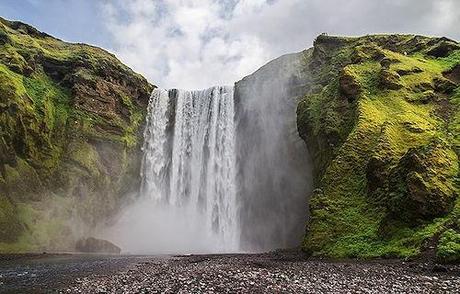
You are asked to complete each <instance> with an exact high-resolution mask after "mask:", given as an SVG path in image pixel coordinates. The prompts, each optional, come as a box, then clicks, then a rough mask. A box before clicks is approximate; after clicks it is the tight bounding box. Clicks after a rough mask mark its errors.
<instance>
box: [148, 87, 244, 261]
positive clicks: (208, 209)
mask: <svg viewBox="0 0 460 294" xmlns="http://www.w3.org/2000/svg"><path fill="white" fill-rule="evenodd" d="M234 113H235V111H234V98H233V88H232V87H213V88H209V89H206V90H202V91H182V90H169V91H166V90H161V89H155V90H154V91H153V93H152V96H151V98H150V102H149V106H148V115H147V122H146V128H145V132H144V146H143V151H144V157H143V162H142V170H141V177H142V186H141V195H142V196H141V197H143V198H145V199H147V200H148V201H151V202H152V203H154V205H155V206H157V207H161V209H162V211H163V213H167V212H168V211H171V212H172V213H173V212H174V213H175V212H177V211H178V209H179V210H180V211H181V215H178V216H177V217H187V218H190V220H189V222H190V223H196V224H197V226H202V227H200V228H193V229H194V230H197V229H199V230H201V232H202V233H204V234H205V235H206V238H209V240H211V241H210V242H209V243H211V244H209V247H208V248H205V250H207V251H208V252H209V251H214V252H231V251H237V250H238V247H239V234H240V233H239V224H238V217H239V215H238V208H237V201H236V186H235V178H236V162H235V161H236V155H235V139H236V136H235V124H234V120H235V118H234V116H235V114H234ZM196 220H201V222H196ZM187 225H188V224H187ZM158 237H161V236H158ZM198 241H200V240H198ZM188 242H193V241H188Z"/></svg>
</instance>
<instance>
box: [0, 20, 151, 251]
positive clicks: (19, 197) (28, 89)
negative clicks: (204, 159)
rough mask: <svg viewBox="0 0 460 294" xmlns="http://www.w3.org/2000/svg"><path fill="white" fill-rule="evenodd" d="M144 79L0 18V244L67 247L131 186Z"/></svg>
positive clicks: (6, 247)
mask: <svg viewBox="0 0 460 294" xmlns="http://www.w3.org/2000/svg"><path fill="white" fill-rule="evenodd" d="M153 87H154V86H152V85H150V84H149V83H148V82H147V81H146V80H145V79H144V78H143V77H142V76H140V75H138V74H136V73H134V72H133V71H132V70H131V69H129V68H128V67H126V66H125V65H123V64H122V63H121V62H120V61H118V60H117V59H116V58H115V56H114V55H112V54H110V53H108V52H106V51H104V50H102V49H99V48H96V47H91V46H88V45H82V44H69V43H65V42H63V41H61V40H58V39H56V38H53V37H51V36H49V35H47V34H45V33H42V32H39V31H37V30H36V29H35V28H33V27H31V26H29V25H26V24H23V23H20V22H10V21H7V20H4V19H0V251H2V252H5V251H36V250H42V249H43V248H46V249H48V250H68V249H71V247H72V246H73V244H74V242H75V239H76V238H78V237H80V236H83V235H85V234H87V233H88V232H89V231H90V228H92V227H94V226H95V225H96V224H97V223H98V222H99V221H100V220H103V219H107V218H108V217H109V216H110V215H111V214H112V213H114V211H116V209H117V208H118V207H119V205H120V203H121V201H122V199H121V196H122V195H127V194H129V193H130V192H132V191H135V190H136V189H137V188H138V173H139V164H140V143H141V139H140V138H141V137H142V134H141V125H142V124H143V121H144V117H145V112H146V106H147V104H148V99H149V95H150V92H151V91H152V89H153Z"/></svg>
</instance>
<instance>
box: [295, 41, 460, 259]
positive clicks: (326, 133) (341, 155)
mask: <svg viewBox="0 0 460 294" xmlns="http://www.w3.org/2000/svg"><path fill="white" fill-rule="evenodd" d="M305 63H306V64H305V72H306V73H307V74H308V76H309V77H310V78H311V79H312V85H311V86H310V87H309V88H308V94H307V95H305V97H304V98H303V99H302V100H301V102H300V103H299V105H298V109H297V114H298V117H297V123H298V129H299V133H300V134H301V136H302V138H304V139H305V142H306V143H307V145H308V147H309V150H310V153H311V156H312V160H313V162H314V170H315V175H314V177H315V187H316V189H315V190H314V193H313V195H312V197H311V203H310V213H311V215H310V222H309V225H308V228H307V235H306V237H305V240H304V243H303V248H304V250H306V251H308V252H311V253H313V254H319V255H326V256H332V257H362V258H368V257H378V256H383V257H413V256H417V255H423V254H428V255H434V254H436V256H437V257H438V258H440V259H442V260H447V261H454V260H457V261H458V260H459V259H460V220H459V216H460V198H459V197H458V194H459V185H460V183H459V181H460V179H459V153H460V110H459V106H460V87H459V86H460V45H459V44H457V43H456V42H455V41H452V40H449V39H446V38H427V37H421V36H413V35H378V36H366V37H361V38H339V37H329V36H326V35H322V36H319V37H318V38H317V39H316V41H315V43H314V48H313V49H312V50H309V51H307V53H305Z"/></svg>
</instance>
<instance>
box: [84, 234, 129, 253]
mask: <svg viewBox="0 0 460 294" xmlns="http://www.w3.org/2000/svg"><path fill="white" fill-rule="evenodd" d="M75 250H76V251H78V252H85V253H106V254H120V252H121V248H120V247H118V246H117V245H115V244H113V243H112V242H110V241H107V240H102V239H96V238H93V237H89V238H82V239H80V240H78V241H77V243H76V244H75Z"/></svg>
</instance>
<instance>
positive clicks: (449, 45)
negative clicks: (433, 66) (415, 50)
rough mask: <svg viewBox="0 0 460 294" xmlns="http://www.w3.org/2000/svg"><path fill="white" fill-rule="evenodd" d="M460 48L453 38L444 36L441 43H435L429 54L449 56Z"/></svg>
mask: <svg viewBox="0 0 460 294" xmlns="http://www.w3.org/2000/svg"><path fill="white" fill-rule="evenodd" d="M458 49H460V46H459V45H458V44H457V43H456V42H455V41H452V40H449V39H447V38H443V39H442V40H441V41H440V42H439V43H437V44H435V45H434V46H433V48H431V49H430V50H429V51H428V52H427V54H428V55H431V56H433V57H447V56H449V55H450V53H452V52H453V51H455V50H458Z"/></svg>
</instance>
